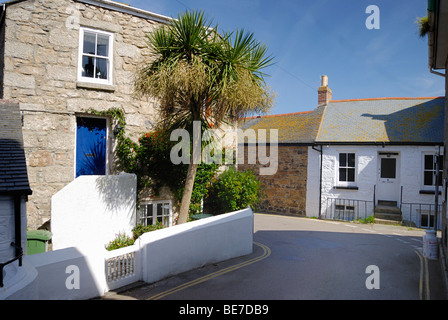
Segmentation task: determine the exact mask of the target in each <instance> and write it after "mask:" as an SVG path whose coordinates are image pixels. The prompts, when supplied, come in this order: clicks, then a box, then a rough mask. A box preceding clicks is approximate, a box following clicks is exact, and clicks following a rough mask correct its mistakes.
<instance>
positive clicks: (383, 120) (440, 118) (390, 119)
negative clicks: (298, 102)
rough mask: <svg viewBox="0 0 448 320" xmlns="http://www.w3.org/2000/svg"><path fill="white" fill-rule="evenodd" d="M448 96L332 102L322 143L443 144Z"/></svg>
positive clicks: (324, 122)
mask: <svg viewBox="0 0 448 320" xmlns="http://www.w3.org/2000/svg"><path fill="white" fill-rule="evenodd" d="M444 106H445V99H444V98H443V97H442V98H384V99H366V100H341V101H331V102H330V103H329V104H328V105H327V106H326V109H325V111H324V116H323V120H322V123H321V127H320V130H319V132H318V135H317V138H316V142H318V143H325V142H328V143H344V142H348V143H400V144H402V143H404V144H406V143H409V144H433V143H434V144H441V143H443V126H444V110H445V108H444Z"/></svg>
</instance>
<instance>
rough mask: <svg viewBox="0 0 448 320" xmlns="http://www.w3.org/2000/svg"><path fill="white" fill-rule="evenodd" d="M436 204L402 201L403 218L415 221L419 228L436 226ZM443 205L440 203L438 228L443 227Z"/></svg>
mask: <svg viewBox="0 0 448 320" xmlns="http://www.w3.org/2000/svg"><path fill="white" fill-rule="evenodd" d="M434 209H435V204H424V203H402V204H401V212H402V217H403V220H407V221H410V222H413V223H414V224H415V226H416V227H418V228H425V229H429V228H434V217H435V210H434ZM441 213H442V205H441V204H439V205H438V214H437V229H438V230H440V229H441V224H442V218H441V217H442V214H441Z"/></svg>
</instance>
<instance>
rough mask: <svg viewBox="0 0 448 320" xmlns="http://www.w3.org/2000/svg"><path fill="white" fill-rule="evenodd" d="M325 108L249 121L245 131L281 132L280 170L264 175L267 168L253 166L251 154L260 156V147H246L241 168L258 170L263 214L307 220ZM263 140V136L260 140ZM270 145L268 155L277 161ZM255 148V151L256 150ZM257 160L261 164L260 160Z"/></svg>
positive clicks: (279, 146)
mask: <svg viewBox="0 0 448 320" xmlns="http://www.w3.org/2000/svg"><path fill="white" fill-rule="evenodd" d="M322 110H323V109H322V108H321V107H318V108H316V109H315V110H314V111H309V112H299V113H292V114H283V115H273V116H264V117H255V118H249V119H245V120H243V121H242V122H241V125H240V127H241V129H242V130H243V131H246V130H254V131H255V133H260V131H263V130H267V131H268V132H269V130H270V129H277V130H278V146H277V150H276V151H277V152H278V155H277V159H278V164H277V168H276V169H277V170H273V174H266V175H263V174H260V168H264V167H266V164H264V163H262V162H260V161H257V162H256V163H255V164H251V163H250V161H249V154H251V153H252V154H253V153H257V154H258V148H259V146H258V145H257V146H251V145H250V144H249V143H246V144H245V145H244V146H243V147H244V161H241V163H239V164H238V169H239V170H248V169H249V170H254V172H255V173H256V174H257V175H258V177H259V179H260V181H261V183H262V186H263V193H264V195H263V198H262V199H261V201H260V204H259V207H258V208H257V209H258V210H260V211H263V212H271V213H278V214H286V215H293V216H305V214H306V201H307V197H306V194H307V191H306V188H307V180H308V154H309V152H310V151H312V146H313V142H314V138H315V136H316V134H317V130H318V129H319V124H320V119H321V117H322ZM257 137H259V135H258V136H257ZM258 142H266V144H267V148H266V154H267V155H269V156H270V157H271V159H274V155H273V154H272V153H271V152H272V151H271V148H270V142H271V141H270V140H269V138H268V139H267V141H260V140H259V139H258ZM254 147H255V148H254ZM257 160H259V159H258V158H257ZM274 171H275V172H274Z"/></svg>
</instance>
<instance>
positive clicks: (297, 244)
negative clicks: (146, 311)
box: [100, 214, 447, 301]
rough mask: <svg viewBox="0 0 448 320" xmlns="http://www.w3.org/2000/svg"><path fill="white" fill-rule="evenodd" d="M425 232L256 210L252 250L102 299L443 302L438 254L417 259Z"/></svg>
mask: <svg viewBox="0 0 448 320" xmlns="http://www.w3.org/2000/svg"><path fill="white" fill-rule="evenodd" d="M424 234H425V231H424V230H421V229H416V228H408V227H402V226H390V225H380V224H359V223H348V222H339V221H328V220H317V219H309V218H297V217H287V216H279V215H268V214H255V217H254V247H253V248H254V250H253V252H252V254H250V255H247V256H243V257H238V258H234V259H231V260H227V261H223V262H220V263H215V264H211V265H207V266H204V267H202V268H198V269H195V270H191V271H188V272H185V273H182V274H180V275H176V276H173V277H170V278H167V279H164V280H161V281H159V282H156V283H152V284H146V283H143V282H137V283H134V284H132V285H131V286H128V287H124V288H120V289H118V290H115V291H111V292H108V293H106V294H105V295H104V296H103V297H101V298H100V299H102V300H171V301H173V300H178V301H182V300H188V301H191V300H198V301H203V300H238V301H242V300H257V301H258V300H446V298H447V295H446V277H445V272H443V269H444V268H445V266H443V265H442V263H441V262H442V260H443V259H441V258H440V257H439V259H437V260H428V259H426V258H425V257H423V253H422V237H423V236H424Z"/></svg>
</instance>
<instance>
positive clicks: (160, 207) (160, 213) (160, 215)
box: [157, 203, 162, 221]
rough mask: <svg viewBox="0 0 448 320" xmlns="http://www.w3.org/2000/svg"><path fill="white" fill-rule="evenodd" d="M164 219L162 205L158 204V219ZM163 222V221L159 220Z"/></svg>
mask: <svg viewBox="0 0 448 320" xmlns="http://www.w3.org/2000/svg"><path fill="white" fill-rule="evenodd" d="M159 217H162V204H161V203H158V204H157V218H159ZM159 221H161V220H159Z"/></svg>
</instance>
